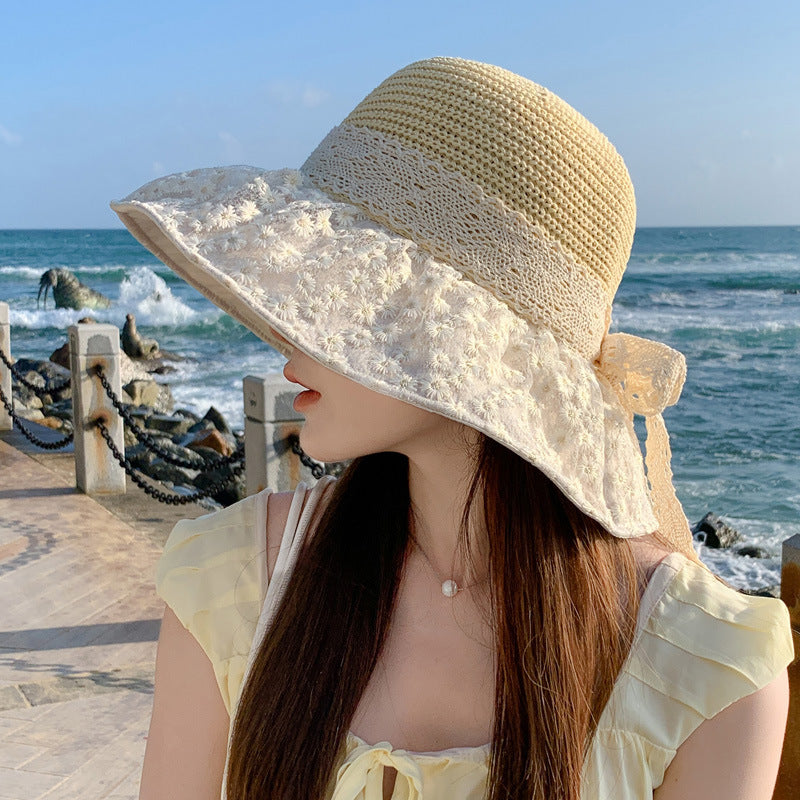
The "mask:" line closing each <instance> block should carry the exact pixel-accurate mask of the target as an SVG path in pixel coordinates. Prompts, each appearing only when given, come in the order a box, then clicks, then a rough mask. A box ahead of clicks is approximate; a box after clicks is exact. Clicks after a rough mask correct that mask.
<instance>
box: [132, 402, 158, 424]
mask: <svg viewBox="0 0 800 800" xmlns="http://www.w3.org/2000/svg"><path fill="white" fill-rule="evenodd" d="M128 411H129V414H130V416H131V417H132V418H133V421H134V422H135V423H136V425H138V426H139V427H140V428H146V427H147V421H148V420H149V419H150V417H152V416H153V409H151V408H149V407H148V406H139V407H138V408H131V409H129V410H128Z"/></svg>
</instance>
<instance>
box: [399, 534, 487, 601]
mask: <svg viewBox="0 0 800 800" xmlns="http://www.w3.org/2000/svg"><path fill="white" fill-rule="evenodd" d="M409 536H410V537H411V541H412V542H414V545H415V546H416V548H417V549H418V550H419V551H420V553H422V557H423V558H424V559H425V561H426V562H427V564H428V566H429V567H430V570H431V572H432V573H433V575H434V577H435V578H436V580H437V581H439V583H441V584H442V594H443V595H444V596H445V597H455V596H456V595H457V594H458V593H459V592H463V591H464V590H465V589H471V588H472V587H473V586H476V585H477V584H474V583H473V584H471V585H470V586H459V585H458V583H457V582H456V581H455V580H454V579H453V578H448V579H447V580H444V581H443V580H442V579H441V577H440V575H439V573H438V572H437V570H436V567H434V566H433V562H432V561H431V560H430V559H429V558H428V554H427V553H426V552H425V550H424V549H423V547H422V545H421V544H420V543H419V540H418V539H417V537H416V536H415V535H414V532H413V531H412V530H409Z"/></svg>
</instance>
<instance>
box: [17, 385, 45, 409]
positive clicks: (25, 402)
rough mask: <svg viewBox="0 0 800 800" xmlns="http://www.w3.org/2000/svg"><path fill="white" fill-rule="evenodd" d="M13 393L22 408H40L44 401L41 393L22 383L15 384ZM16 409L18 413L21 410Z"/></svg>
mask: <svg viewBox="0 0 800 800" xmlns="http://www.w3.org/2000/svg"><path fill="white" fill-rule="evenodd" d="M12 394H13V396H14V399H15V400H16V403H17V405H18V406H21V407H22V408H30V409H39V408H41V407H42V401H41V399H40V398H39V395H38V394H36V393H35V392H34V391H32V390H31V389H29V388H28V387H27V386H23V385H22V384H21V383H17V384H15V385H14V387H13V391H12ZM14 410H15V411H16V413H19V411H20V409H19V408H15V409H14Z"/></svg>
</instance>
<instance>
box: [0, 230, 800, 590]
mask: <svg viewBox="0 0 800 800" xmlns="http://www.w3.org/2000/svg"><path fill="white" fill-rule="evenodd" d="M52 267H68V268H69V269H71V270H73V271H74V272H75V274H76V275H77V276H78V278H79V279H80V280H81V281H82V282H83V283H86V284H88V285H90V286H92V287H93V288H95V289H97V290H99V291H101V292H103V293H104V294H106V295H107V296H109V297H110V298H111V299H112V300H113V301H114V302H113V305H112V306H111V308H109V309H107V310H103V311H95V312H92V316H94V317H95V318H96V319H98V320H99V321H103V322H112V323H114V324H115V325H118V326H120V327H121V326H122V324H123V322H124V320H125V314H126V313H127V312H133V313H134V314H135V315H136V319H137V323H138V326H139V329H140V331H142V333H143V334H144V335H145V336H147V337H154V338H156V339H158V341H159V342H160V344H161V347H162V348H163V349H166V350H171V351H174V352H177V353H180V354H182V355H184V356H186V360H185V361H181V362H178V363H177V364H176V367H177V370H178V371H177V373H175V374H173V375H170V376H169V377H168V381H169V383H170V385H171V386H172V390H173V394H174V396H175V398H176V401H177V403H178V405H180V406H184V407H188V408H192V409H194V410H196V411H199V412H201V413H203V412H205V410H206V409H207V407H208V406H209V405H210V404H214V405H215V406H217V408H219V409H220V410H221V411H223V413H225V414H226V415H227V416H228V418H229V419H230V420H231V422H232V423H233V424H234V426H241V424H242V400H241V380H242V377H243V376H244V375H247V374H262V373H265V372H271V371H277V370H279V369H280V368H281V366H282V365H283V361H284V359H283V358H282V356H280V355H279V354H278V353H276V352H275V351H273V350H272V349H271V348H270V347H268V346H267V345H266V344H264V343H263V342H261V341H260V340H259V339H258V338H257V337H256V336H254V335H253V334H251V333H250V332H248V331H247V330H246V329H244V328H243V327H242V326H241V325H239V324H238V323H236V322H234V321H233V320H232V319H230V318H229V317H228V316H226V315H225V314H223V313H221V312H220V311H219V310H217V309H216V308H215V307H214V306H213V305H212V304H211V303H209V302H208V301H207V300H205V299H204V298H203V297H202V296H201V295H200V294H198V293H197V292H196V291H195V290H193V289H191V288H190V287H189V286H187V285H186V284H185V283H184V282H183V281H182V280H180V279H179V278H177V277H175V276H174V275H173V274H172V273H171V272H170V271H169V270H168V269H167V268H166V267H165V266H164V265H163V264H161V263H160V262H159V261H157V260H156V259H155V258H154V257H153V256H152V255H150V254H149V253H148V252H147V251H146V250H145V249H144V248H143V247H141V246H140V245H139V244H138V243H137V242H136V241H135V240H134V239H133V238H132V237H131V236H130V234H128V232H127V231H124V230H72V231H64V230H50V231H30V230H25V231H0V300H5V301H6V302H8V303H9V305H10V307H11V323H12V347H13V354H14V355H15V356H17V357H19V356H29V357H32V358H47V357H48V356H49V355H50V353H51V352H52V351H53V350H55V349H56V348H57V347H58V346H60V345H61V344H62V343H63V342H64V341H65V339H66V337H65V329H66V327H67V326H68V325H70V324H72V323H73V322H75V321H76V320H77V319H78V318H79V317H81V316H83V315H84V314H85V313H86V312H77V311H69V310H63V309H60V310H55V309H54V308H53V305H52V301H50V302H49V303H48V308H46V309H44V308H41V307H40V308H37V305H36V294H37V288H38V282H39V277H40V276H41V274H42V273H43V272H44V271H45V270H47V269H50V268H52ZM612 329H613V330H619V331H626V332H629V333H634V334H637V335H640V336H647V337H650V338H655V339H658V340H660V341H663V342H665V343H667V344H669V345H671V346H672V347H675V348H677V349H678V350H680V351H681V352H683V353H684V354H685V355H686V359H687V362H688V376H687V380H686V386H685V387H684V390H683V395H682V397H681V400H680V402H679V403H678V404H677V406H675V407H673V408H670V409H668V410H667V412H666V413H665V419H666V422H667V427H668V429H669V431H670V437H671V442H672V449H673V462H672V466H673V471H674V473H675V485H676V488H677V492H678V496H679V498H680V500H681V502H682V503H683V505H684V509H685V510H686V513H687V516H688V517H689V519H690V520H691V521H694V520H697V519H699V518H700V517H701V516H702V515H703V514H704V513H705V512H706V511H714V512H715V513H717V514H719V515H721V516H723V517H724V518H725V519H726V520H727V521H729V522H730V523H732V524H733V525H734V526H736V527H737V528H738V529H739V530H740V531H741V532H742V533H743V534H745V537H746V541H747V543H750V544H756V545H759V546H761V547H764V548H766V549H767V550H768V551H769V552H770V553H771V554H772V556H771V557H770V558H766V559H755V558H746V557H742V556H737V555H735V554H732V553H730V552H725V551H717V552H714V551H710V550H708V549H706V548H702V547H701V553H700V554H701V557H702V558H703V559H704V560H705V561H706V562H707V563H709V564H710V565H711V566H712V568H713V569H715V570H716V571H717V572H719V573H720V574H721V575H723V576H724V577H726V578H727V579H728V580H730V581H731V582H732V583H734V584H735V585H738V586H743V587H744V586H750V587H753V586H762V585H767V584H772V583H777V582H778V576H779V563H780V543H781V542H782V541H783V540H784V539H786V538H788V537H789V536H791V535H793V534H795V533H800V459H798V455H799V454H800V422H798V415H799V414H800V227H772V228H770V227H758V228H756V227H752V228H643V229H639V230H638V231H637V232H636V239H635V242H634V248H633V254H632V257H631V261H630V264H629V267H628V270H627V272H626V275H625V278H624V279H623V281H622V284H621V285H620V289H619V292H618V293H617V298H616V301H615V304H614V317H613V323H612Z"/></svg>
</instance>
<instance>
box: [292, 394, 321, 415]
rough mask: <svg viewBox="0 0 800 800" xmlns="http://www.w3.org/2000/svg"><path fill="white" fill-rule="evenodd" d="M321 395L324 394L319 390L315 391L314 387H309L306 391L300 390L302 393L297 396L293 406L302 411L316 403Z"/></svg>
mask: <svg viewBox="0 0 800 800" xmlns="http://www.w3.org/2000/svg"><path fill="white" fill-rule="evenodd" d="M320 397H322V395H321V394H320V393H319V392H315V391H314V390H313V389H307V390H306V391H305V392H300V394H299V395H297V397H295V399H294V402H293V403H292V408H293V409H294V410H295V411H302V410H303V409H304V408H307V407H308V406H310V405H312V404H313V403H316V402H317V400H319V399H320Z"/></svg>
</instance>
